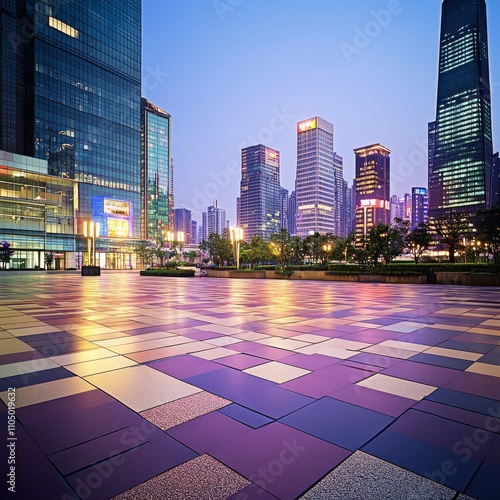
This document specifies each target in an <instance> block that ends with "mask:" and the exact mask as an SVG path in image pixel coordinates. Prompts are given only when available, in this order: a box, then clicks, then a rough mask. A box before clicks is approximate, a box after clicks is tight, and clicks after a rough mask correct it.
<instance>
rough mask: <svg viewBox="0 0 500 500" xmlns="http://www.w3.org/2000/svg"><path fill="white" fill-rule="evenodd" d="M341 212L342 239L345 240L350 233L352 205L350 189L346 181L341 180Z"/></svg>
mask: <svg viewBox="0 0 500 500" xmlns="http://www.w3.org/2000/svg"><path fill="white" fill-rule="evenodd" d="M342 191H343V193H342V200H343V203H342V212H341V227H342V233H341V234H340V236H341V237H342V238H347V236H349V235H350V234H351V233H352V232H353V228H352V221H353V219H354V210H353V204H352V188H350V187H349V184H348V183H347V181H345V180H342Z"/></svg>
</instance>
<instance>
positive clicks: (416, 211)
mask: <svg viewBox="0 0 500 500" xmlns="http://www.w3.org/2000/svg"><path fill="white" fill-rule="evenodd" d="M428 217H429V196H428V194H427V189H425V188H423V187H413V188H411V229H412V230H413V229H415V228H416V227H417V226H418V225H419V224H421V223H426V222H427V219H428Z"/></svg>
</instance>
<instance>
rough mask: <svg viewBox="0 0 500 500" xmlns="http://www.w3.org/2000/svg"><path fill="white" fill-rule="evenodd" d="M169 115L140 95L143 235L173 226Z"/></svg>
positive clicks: (150, 235)
mask: <svg viewBox="0 0 500 500" xmlns="http://www.w3.org/2000/svg"><path fill="white" fill-rule="evenodd" d="M170 120H171V117H170V115H169V114H168V113H167V112H166V111H164V110H163V109H161V108H159V107H158V106H156V105H155V104H153V103H151V102H149V101H148V100H147V99H144V98H142V99H141V139H142V178H143V183H144V184H143V214H144V220H143V235H144V236H143V237H144V239H153V240H154V239H155V237H156V235H157V234H158V232H160V233H162V234H164V233H165V231H172V230H173V229H174V225H175V223H174V210H173V206H172V205H171V203H172V201H173V196H172V192H171V191H172V177H173V176H172V169H171V166H172V162H171V158H170V137H171V132H170V123H171V122H170Z"/></svg>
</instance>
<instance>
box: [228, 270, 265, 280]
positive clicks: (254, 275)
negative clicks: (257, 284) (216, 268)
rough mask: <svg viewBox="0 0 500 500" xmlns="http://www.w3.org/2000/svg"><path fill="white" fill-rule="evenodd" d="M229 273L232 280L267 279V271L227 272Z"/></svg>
mask: <svg viewBox="0 0 500 500" xmlns="http://www.w3.org/2000/svg"><path fill="white" fill-rule="evenodd" d="M227 272H228V273H229V277H230V278H243V279H245V278H246V279H263V278H265V277H266V272H265V271H227ZM273 272H274V271H273Z"/></svg>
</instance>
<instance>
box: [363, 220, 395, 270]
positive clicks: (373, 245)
mask: <svg viewBox="0 0 500 500" xmlns="http://www.w3.org/2000/svg"><path fill="white" fill-rule="evenodd" d="M389 229H390V226H389V225H388V224H383V223H381V222H379V223H378V224H377V225H376V226H374V227H372V228H370V230H369V231H368V235H367V238H366V252H367V256H368V259H369V260H371V262H372V264H373V265H374V266H376V265H377V264H378V261H379V259H380V257H381V256H382V255H383V253H384V250H385V249H386V245H387V242H386V239H387V234H388V232H389Z"/></svg>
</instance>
